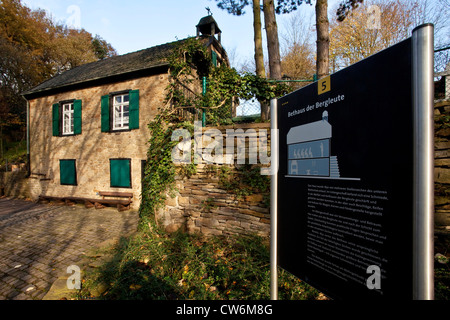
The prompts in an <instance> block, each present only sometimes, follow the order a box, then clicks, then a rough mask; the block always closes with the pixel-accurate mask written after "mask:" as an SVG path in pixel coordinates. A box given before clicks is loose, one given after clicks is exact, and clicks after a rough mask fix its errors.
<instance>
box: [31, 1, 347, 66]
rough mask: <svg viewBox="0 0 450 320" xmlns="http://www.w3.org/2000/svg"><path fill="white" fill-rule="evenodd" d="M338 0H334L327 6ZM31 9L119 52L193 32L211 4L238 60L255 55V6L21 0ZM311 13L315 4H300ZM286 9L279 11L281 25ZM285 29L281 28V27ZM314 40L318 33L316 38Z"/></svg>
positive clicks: (170, 2) (230, 48)
mask: <svg viewBox="0 0 450 320" xmlns="http://www.w3.org/2000/svg"><path fill="white" fill-rule="evenodd" d="M336 1H338V0H330V1H329V6H330V7H331V5H332V4H333V3H335V2H336ZM22 3H23V4H25V5H27V6H28V7H30V8H31V9H37V8H42V9H45V10H46V11H48V12H49V13H50V14H51V15H52V16H53V18H54V19H55V20H56V21H61V22H65V23H66V24H68V25H74V26H75V27H81V28H84V29H85V30H87V31H89V32H90V33H92V34H94V35H95V34H98V35H100V36H101V37H102V38H103V39H105V40H106V41H108V42H109V43H111V44H112V46H113V47H114V48H115V49H116V50H117V51H118V53H119V54H125V53H128V52H133V51H137V50H141V49H144V48H148V47H152V46H155V45H159V44H163V43H167V42H171V41H175V40H176V39H177V38H178V39H183V38H186V37H188V36H195V34H196V29H195V26H196V25H197V23H198V22H199V20H200V18H202V17H203V16H205V15H207V11H206V10H205V7H210V8H211V10H212V12H213V16H214V18H215V19H216V21H217V23H218V25H219V27H220V29H221V30H222V44H223V45H224V47H225V49H227V50H228V51H231V50H234V51H235V54H236V56H238V57H239V60H246V59H247V60H249V59H252V58H253V19H252V12H251V7H248V8H247V10H246V11H247V13H246V14H245V15H244V16H241V17H235V16H232V15H230V14H228V13H227V12H226V11H223V10H221V9H219V8H218V7H217V5H216V1H214V0H164V1H161V0H146V1H145V0H128V1H126V2H125V1H123V0H22ZM301 7H302V8H301V9H302V11H303V10H304V11H305V12H306V13H307V14H313V13H314V6H310V5H306V4H303V5H302V6H301ZM287 18H288V16H287V15H283V16H277V21H278V25H279V29H282V26H283V21H284V20H286V19H287ZM279 31H282V30H279ZM314 41H315V39H314Z"/></svg>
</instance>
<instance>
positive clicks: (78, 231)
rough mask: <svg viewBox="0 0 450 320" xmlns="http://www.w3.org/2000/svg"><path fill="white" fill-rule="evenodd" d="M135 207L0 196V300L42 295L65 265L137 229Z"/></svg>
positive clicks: (36, 298)
mask: <svg viewBox="0 0 450 320" xmlns="http://www.w3.org/2000/svg"><path fill="white" fill-rule="evenodd" d="M138 216H139V214H138V212H136V211H124V212H118V211H117V209H115V208H105V209H101V210H96V209H94V208H92V209H86V208H84V206H80V205H77V206H74V207H68V206H60V205H43V204H35V203H32V202H27V201H22V200H11V199H6V198H3V199H2V198H0V300H13V299H14V300H40V299H42V298H43V297H44V296H45V294H46V293H47V291H48V290H49V289H50V287H51V285H52V284H53V282H54V281H55V280H56V279H57V278H58V276H60V275H61V274H62V273H64V272H66V270H67V267H69V266H71V265H76V264H77V262H79V261H81V259H82V258H83V256H84V254H85V252H86V251H87V250H88V249H89V248H91V247H93V246H96V245H98V244H100V243H102V242H104V241H106V240H110V239H118V238H120V237H121V236H126V235H129V234H131V233H133V232H134V231H136V228H137V223H138Z"/></svg>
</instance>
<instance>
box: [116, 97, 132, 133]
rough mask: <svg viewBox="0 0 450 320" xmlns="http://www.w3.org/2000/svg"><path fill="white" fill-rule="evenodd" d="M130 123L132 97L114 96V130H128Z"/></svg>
mask: <svg viewBox="0 0 450 320" xmlns="http://www.w3.org/2000/svg"><path fill="white" fill-rule="evenodd" d="M129 122H130V95H129V94H128V93H127V94H120V95H116V96H113V130H123V129H128V128H129V127H128V125H129Z"/></svg>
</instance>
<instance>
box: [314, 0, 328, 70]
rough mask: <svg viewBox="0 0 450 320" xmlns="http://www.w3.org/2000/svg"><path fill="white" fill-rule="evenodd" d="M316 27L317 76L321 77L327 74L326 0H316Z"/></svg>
mask: <svg viewBox="0 0 450 320" xmlns="http://www.w3.org/2000/svg"><path fill="white" fill-rule="evenodd" d="M316 29H317V77H318V79H321V78H323V77H326V76H327V75H328V74H329V50H330V49H329V48H330V37H329V31H328V29H329V22H328V3H327V0H317V1H316Z"/></svg>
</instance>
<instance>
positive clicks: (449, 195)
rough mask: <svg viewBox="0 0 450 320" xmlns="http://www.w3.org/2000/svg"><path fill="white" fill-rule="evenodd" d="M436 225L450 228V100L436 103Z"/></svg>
mask: <svg viewBox="0 0 450 320" xmlns="http://www.w3.org/2000/svg"><path fill="white" fill-rule="evenodd" d="M434 115H435V129H436V130H435V139H434V140H435V145H434V147H435V169H434V170H435V171H434V180H435V198H434V199H435V225H436V227H437V228H438V229H446V230H447V231H449V230H450V127H449V121H448V117H449V116H450V100H447V101H440V102H438V103H436V104H435V107H434Z"/></svg>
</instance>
